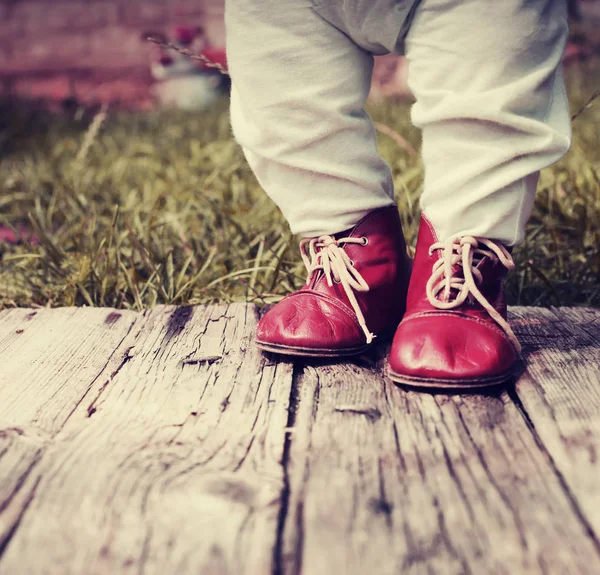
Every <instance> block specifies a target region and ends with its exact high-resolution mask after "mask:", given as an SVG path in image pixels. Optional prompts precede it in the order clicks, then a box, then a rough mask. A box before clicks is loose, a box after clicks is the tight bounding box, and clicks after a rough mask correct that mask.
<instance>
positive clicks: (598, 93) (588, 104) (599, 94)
mask: <svg viewBox="0 0 600 575" xmlns="http://www.w3.org/2000/svg"><path fill="white" fill-rule="evenodd" d="M599 97H600V88H598V89H597V90H596V91H595V92H594V93H593V94H592V95H591V96H590V97H589V98H588V100H587V102H586V103H585V104H584V105H583V106H582V107H581V109H580V110H578V111H577V112H575V113H574V114H573V115H572V116H571V122H573V121H575V119H576V118H578V117H579V116H581V114H583V113H584V112H585V111H586V110H587V109H588V108H591V107H592V104H593V103H594V100H595V99H596V98H599Z"/></svg>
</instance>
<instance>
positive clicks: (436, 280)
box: [426, 236, 521, 353]
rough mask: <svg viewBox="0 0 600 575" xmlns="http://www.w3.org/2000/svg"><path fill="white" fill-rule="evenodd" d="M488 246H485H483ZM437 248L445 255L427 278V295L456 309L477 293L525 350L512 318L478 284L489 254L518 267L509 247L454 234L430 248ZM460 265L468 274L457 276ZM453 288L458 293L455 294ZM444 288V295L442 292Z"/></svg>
mask: <svg viewBox="0 0 600 575" xmlns="http://www.w3.org/2000/svg"><path fill="white" fill-rule="evenodd" d="M481 246H485V247H481ZM436 250H442V257H441V258H440V259H439V260H438V261H437V262H435V264H434V266H433V272H432V274H431V277H430V278H429V281H428V282H427V287H426V290H427V299H428V300H429V303H430V304H431V305H433V306H434V307H436V308H438V309H454V308H457V307H458V306H460V305H461V304H462V303H464V302H465V301H466V299H467V298H468V297H470V296H471V297H473V298H475V300H477V302H478V303H479V304H481V306H482V307H483V308H484V309H485V310H486V311H487V312H488V313H489V314H490V316H491V317H492V319H493V320H494V321H495V322H496V323H497V324H498V325H499V326H500V327H501V328H502V329H503V331H504V333H506V335H507V337H508V339H509V340H510V342H511V343H512V345H513V346H514V348H515V349H516V350H517V352H519V353H520V352H521V345H520V344H519V341H518V340H517V337H516V335H515V333H514V332H513V330H512V329H511V327H510V325H509V324H508V322H507V321H506V320H505V319H504V318H503V317H502V316H501V315H500V314H499V313H498V311H496V309H495V308H494V306H492V304H490V302H489V301H488V300H487V299H486V298H485V296H484V295H483V294H482V293H481V292H480V291H479V288H478V287H477V284H478V283H479V284H481V282H482V281H483V276H482V274H481V272H480V271H479V270H478V269H477V264H478V263H479V262H480V261H481V260H482V259H483V258H484V257H489V258H491V259H492V260H494V261H496V262H497V261H500V263H502V265H504V267H506V268H507V269H509V270H512V269H514V267H515V263H514V261H513V259H512V256H511V255H510V253H509V252H508V251H507V249H506V248H505V247H504V246H502V245H500V244H496V243H494V242H492V241H491V240H487V239H484V238H478V239H475V238H474V237H472V236H464V237H460V238H457V237H453V238H449V239H448V240H447V241H445V242H436V243H434V244H433V245H432V246H431V247H430V248H429V255H432V254H433V252H435V251H436ZM454 266H460V267H461V268H462V270H463V275H464V277H462V278H461V277H456V275H454V274H453V271H452V268H453V267H454ZM452 290H456V291H457V292H458V294H457V295H456V296H455V297H454V298H452V295H453V294H452ZM441 291H443V295H442V299H439V297H438V295H439V294H440V292H441Z"/></svg>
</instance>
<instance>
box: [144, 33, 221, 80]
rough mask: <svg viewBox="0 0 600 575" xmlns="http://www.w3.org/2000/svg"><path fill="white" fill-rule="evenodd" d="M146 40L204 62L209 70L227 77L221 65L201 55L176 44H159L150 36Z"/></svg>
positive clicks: (158, 41)
mask: <svg viewBox="0 0 600 575" xmlns="http://www.w3.org/2000/svg"><path fill="white" fill-rule="evenodd" d="M146 40H148V42H152V43H153V44H156V45H157V46H160V47H161V48H167V49H169V50H175V52H179V53H180V54H183V55H184V56H187V57H188V58H191V59H192V60H200V62H204V63H205V64H206V65H207V66H208V67H209V68H214V69H215V70H218V71H219V72H221V74H223V75H224V76H229V72H228V71H227V70H226V69H225V68H224V67H223V66H222V65H221V64H219V63H217V62H213V61H212V60H210V59H209V58H207V57H206V56H204V55H203V54H196V53H195V52H192V51H191V50H188V49H187V48H181V47H180V46H177V45H176V44H173V43H171V42H161V41H160V40H159V39H158V38H153V37H152V36H147V37H146Z"/></svg>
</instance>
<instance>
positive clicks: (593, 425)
mask: <svg viewBox="0 0 600 575" xmlns="http://www.w3.org/2000/svg"><path fill="white" fill-rule="evenodd" d="M512 313H513V323H514V325H515V329H516V330H517V333H518V335H519V337H520V339H521V340H522V341H523V344H524V352H525V355H526V359H527V370H526V371H525V373H523V375H522V376H521V378H520V379H519V381H518V383H517V386H516V394H517V397H518V400H519V401H520V403H521V404H522V409H523V410H524V412H525V414H526V417H527V418H528V419H529V421H530V423H531V426H532V429H533V430H534V433H535V435H536V436H537V437H538V438H539V442H540V444H541V445H542V446H543V449H544V450H545V451H546V452H547V454H548V457H549V458H550V459H551V461H552V464H553V466H554V467H555V468H556V470H557V472H558V473H559V475H560V476H561V478H562V479H563V481H564V483H565V489H566V490H567V492H568V493H569V495H570V496H571V497H572V498H573V505H574V508H575V509H576V510H577V512H578V513H580V515H581V518H582V520H583V521H584V522H585V523H586V524H587V525H588V526H589V527H590V528H591V529H593V531H594V533H595V539H596V544H597V545H598V548H599V549H600V543H599V541H600V462H599V461H598V458H599V452H600V311H599V310H593V309H584V308H561V309H552V310H544V309H531V308H513V310H512ZM599 572H600V569H599Z"/></svg>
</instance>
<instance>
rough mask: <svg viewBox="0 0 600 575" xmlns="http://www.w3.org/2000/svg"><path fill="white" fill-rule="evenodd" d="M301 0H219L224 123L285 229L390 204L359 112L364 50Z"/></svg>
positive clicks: (340, 221)
mask: <svg viewBox="0 0 600 575" xmlns="http://www.w3.org/2000/svg"><path fill="white" fill-rule="evenodd" d="M311 5H312V2H311V1H310V0H227V3H226V10H225V22H226V26H227V58H228V62H229V68H230V71H231V75H232V92H231V122H232V127H233V131H234V134H235V137H236V139H237V141H238V142H239V143H240V144H241V145H242V147H243V149H244V152H245V154H246V158H247V160H248V162H249V164H250V166H251V167H252V169H253V171H254V173H255V174H256V176H257V178H258V180H259V182H260V183H261V185H262V187H263V188H264V190H265V191H266V192H267V193H268V194H269V196H270V197H271V198H272V199H273V200H274V201H275V203H276V204H277V205H278V206H279V208H280V209H281V211H282V212H283V214H284V216H285V217H286V218H287V220H288V222H289V224H290V227H291V229H292V231H293V232H294V233H297V234H300V235H302V236H305V237H309V236H318V235H321V234H332V233H337V232H340V231H342V230H346V229H348V228H350V227H352V226H353V225H354V224H356V223H357V222H358V221H359V220H360V219H361V218H362V217H363V216H364V215H366V214H367V213H369V212H371V211H373V210H375V209H377V208H381V207H385V206H390V205H392V204H393V185H392V180H391V176H390V172H389V169H388V167H387V165H386V164H385V162H384V161H383V160H382V159H381V158H380V156H379V155H378V153H377V149H376V140H375V134H374V129H373V126H372V123H371V121H370V119H369V118H368V116H367V114H366V113H365V112H364V110H363V105H364V103H365V100H366V98H367V95H368V92H369V86H370V76H371V70H372V66H373V57H372V56H371V55H369V54H368V53H367V52H366V51H365V50H363V49H361V48H359V46H357V45H356V44H355V43H354V42H353V41H352V40H351V39H350V38H349V37H348V36H346V35H345V34H343V33H342V32H341V31H340V30H338V29H337V28H335V27H334V26H332V25H331V24H330V23H328V22H327V21H325V20H324V19H322V18H321V17H320V16H319V15H317V13H316V12H314V11H313V9H312V8H311Z"/></svg>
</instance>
